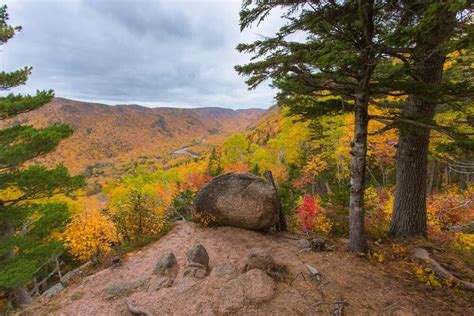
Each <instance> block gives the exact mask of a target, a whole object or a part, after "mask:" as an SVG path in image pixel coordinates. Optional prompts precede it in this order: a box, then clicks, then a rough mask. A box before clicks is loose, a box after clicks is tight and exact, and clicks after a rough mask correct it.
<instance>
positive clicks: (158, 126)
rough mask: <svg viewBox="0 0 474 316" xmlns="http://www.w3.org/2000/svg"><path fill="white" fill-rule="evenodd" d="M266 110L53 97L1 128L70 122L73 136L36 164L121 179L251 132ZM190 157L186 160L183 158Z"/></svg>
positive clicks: (4, 123) (8, 121) (174, 161)
mask: <svg viewBox="0 0 474 316" xmlns="http://www.w3.org/2000/svg"><path fill="white" fill-rule="evenodd" d="M264 113H265V110H262V109H246V110H231V109H224V108H195V109H181V108H147V107H142V106H138V105H116V106H110V105H105V104H97V103H87V102H80V101H74V100H68V99H64V98H54V99H53V100H52V101H51V102H50V103H48V104H46V105H45V106H43V107H41V108H40V109H37V110H35V111H31V112H28V113H23V114H20V115H18V116H16V117H15V118H14V119H10V120H7V121H5V122H2V123H1V125H0V127H7V126H13V125H18V124H28V125H33V126H34V127H45V126H47V125H51V124H56V123H68V124H70V125H71V126H72V128H73V129H74V134H73V135H72V136H71V137H70V138H68V139H66V140H64V141H63V142H61V143H60V145H59V146H58V149H57V150H56V151H55V152H53V153H50V154H48V155H46V156H44V157H41V158H38V159H36V160H35V161H34V162H36V163H45V164H47V165H50V166H52V165H57V164H59V163H63V164H64V165H65V166H66V167H67V168H68V169H69V170H70V171H71V172H72V173H73V174H86V175H87V176H92V175H94V174H96V175H98V174H101V175H104V174H105V175H107V176H111V175H120V174H121V173H122V172H123V171H124V169H125V168H127V166H129V165H133V164H160V165H166V164H167V163H171V164H172V163H176V160H180V159H183V158H186V157H191V158H197V157H198V156H199V154H200V153H204V152H206V151H208V150H209V149H210V148H212V147H213V146H217V145H219V144H221V143H222V142H223V140H224V139H225V138H226V137H227V136H229V135H231V134H233V133H238V132H245V131H247V130H249V129H250V128H251V127H252V126H253V125H254V124H256V122H257V121H258V120H259V118H260V117H261V116H262V115H263V114H264ZM183 156H186V157H183Z"/></svg>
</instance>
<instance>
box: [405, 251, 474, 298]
mask: <svg viewBox="0 0 474 316" xmlns="http://www.w3.org/2000/svg"><path fill="white" fill-rule="evenodd" d="M411 257H412V259H413V260H414V261H416V262H417V263H419V264H421V265H424V266H426V267H428V268H430V269H431V270H432V271H433V272H434V273H435V274H436V275H437V276H439V277H441V278H443V279H451V280H452V282H453V283H454V284H455V285H457V286H459V287H460V288H462V289H463V290H466V291H474V283H471V282H467V281H463V280H461V279H459V278H457V277H455V276H454V275H453V274H452V273H451V272H449V271H448V270H446V269H445V268H443V266H442V265H441V264H440V263H439V262H438V261H436V260H435V259H433V258H432V257H430V254H429V253H428V251H427V250H426V249H424V248H415V250H413V253H412V255H411Z"/></svg>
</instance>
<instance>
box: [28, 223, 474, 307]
mask: <svg viewBox="0 0 474 316" xmlns="http://www.w3.org/2000/svg"><path fill="white" fill-rule="evenodd" d="M198 244H200V245H202V246H203V247H204V249H205V250H204V251H203V249H201V247H199V246H196V245H198ZM341 247H343V246H340V247H336V250H334V251H330V252H328V251H321V252H315V251H301V247H300V246H299V245H298V243H297V241H296V240H294V239H291V236H289V235H288V234H286V235H278V234H274V235H266V234H262V233H258V232H253V231H248V230H244V229H239V228H232V227H219V228H202V227H199V226H197V225H195V224H193V223H188V222H187V223H179V224H177V225H176V227H175V228H174V229H173V231H172V232H170V233H169V234H168V235H166V236H165V237H163V238H162V239H160V240H159V241H157V242H155V243H154V244H152V245H150V246H148V247H146V248H144V249H142V250H141V251H138V252H135V253H131V254H129V255H128V256H127V257H126V258H125V259H124V260H122V261H123V263H122V265H121V266H119V267H115V268H108V269H105V270H102V271H100V272H97V273H95V274H93V275H90V276H88V277H85V278H84V279H82V281H80V282H78V283H76V284H72V285H70V286H68V287H67V288H66V289H65V290H64V291H62V292H61V293H60V294H58V295H57V296H55V297H52V298H47V299H46V298H43V299H41V300H39V301H38V302H36V303H35V304H34V305H33V306H31V307H29V308H28V309H25V310H23V311H21V314H23V315H43V314H48V315H129V314H130V310H129V308H131V309H132V310H134V309H139V311H136V310H135V312H140V311H141V312H142V315H225V314H233V315H314V314H323V315H328V314H329V313H330V312H332V311H334V309H336V308H337V307H338V306H339V307H341V306H342V304H339V305H337V304H332V302H334V301H344V302H346V303H347V304H345V303H344V312H345V314H348V315H354V314H355V315H359V314H364V315H369V314H370V315H380V314H383V315H433V314H436V315H447V314H455V315H462V314H465V315H468V314H470V315H473V314H474V308H473V307H472V305H470V303H469V299H468V298H467V299H466V297H465V296H463V295H464V294H463V293H462V291H460V290H459V291H460V292H456V293H457V294H459V293H460V295H459V296H458V295H457V294H456V295H454V294H453V293H452V291H454V290H451V289H449V290H447V291H448V292H446V291H445V290H439V289H437V290H433V289H431V288H429V287H427V286H424V285H423V284H420V283H419V282H418V281H417V280H416V277H413V281H407V280H406V279H405V276H404V272H401V271H400V270H399V269H396V268H394V267H393V266H392V265H390V264H389V263H387V264H379V263H377V262H376V261H375V260H368V259H367V258H358V257H356V256H353V255H351V254H349V253H347V252H345V251H342V250H338V249H339V248H341ZM190 249H192V251H191V253H190ZM272 258H273V260H274V262H273V261H272ZM305 264H309V265H310V266H311V267H314V268H316V269H317V270H318V271H319V272H320V274H321V280H320V281H316V280H314V279H313V278H311V276H310V273H309V272H308V269H307V268H306V267H305ZM410 273H412V272H410ZM127 303H128V304H129V307H127ZM326 303H329V304H326Z"/></svg>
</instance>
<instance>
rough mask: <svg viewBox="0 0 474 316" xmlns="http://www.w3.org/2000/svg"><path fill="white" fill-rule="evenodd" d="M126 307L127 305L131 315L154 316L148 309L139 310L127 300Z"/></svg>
mask: <svg viewBox="0 0 474 316" xmlns="http://www.w3.org/2000/svg"><path fill="white" fill-rule="evenodd" d="M125 305H127V309H128V311H129V312H130V313H132V314H133V315H137V316H153V314H152V313H150V312H149V311H148V310H146V309H142V308H138V307H136V306H133V305H132V304H130V303H129V302H128V301H127V300H125Z"/></svg>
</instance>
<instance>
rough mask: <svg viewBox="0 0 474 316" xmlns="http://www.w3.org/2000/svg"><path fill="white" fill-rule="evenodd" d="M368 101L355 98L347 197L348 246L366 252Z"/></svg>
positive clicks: (355, 250)
mask: <svg viewBox="0 0 474 316" xmlns="http://www.w3.org/2000/svg"><path fill="white" fill-rule="evenodd" d="M368 123H369V120H368V101H366V100H365V97H364V96H363V95H361V96H359V97H358V98H357V105H356V108H355V126H354V141H353V143H352V145H351V147H352V148H351V154H352V162H351V189H350V197H349V227H350V238H349V239H350V242H349V248H350V249H351V250H352V251H353V252H366V251H367V249H368V246H367V239H366V236H365V214H364V191H365V165H366V153H367V128H368V125H369V124H368Z"/></svg>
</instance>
